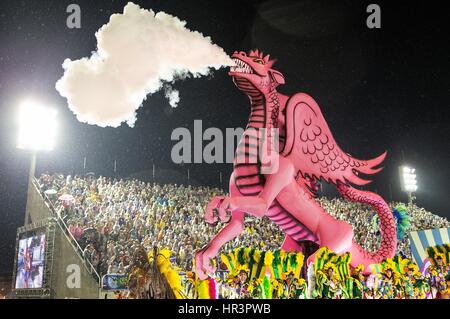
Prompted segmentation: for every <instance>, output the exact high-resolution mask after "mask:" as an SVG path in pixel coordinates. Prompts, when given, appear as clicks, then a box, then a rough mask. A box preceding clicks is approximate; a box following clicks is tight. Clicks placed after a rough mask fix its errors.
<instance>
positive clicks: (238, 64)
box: [230, 59, 253, 73]
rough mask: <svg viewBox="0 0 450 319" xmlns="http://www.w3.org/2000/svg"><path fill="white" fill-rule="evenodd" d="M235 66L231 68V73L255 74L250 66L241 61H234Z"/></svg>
mask: <svg viewBox="0 0 450 319" xmlns="http://www.w3.org/2000/svg"><path fill="white" fill-rule="evenodd" d="M233 62H234V64H235V65H234V66H231V67H230V71H231V72H240V73H253V69H252V67H251V66H250V65H248V64H247V63H245V62H244V61H242V60H239V59H233Z"/></svg>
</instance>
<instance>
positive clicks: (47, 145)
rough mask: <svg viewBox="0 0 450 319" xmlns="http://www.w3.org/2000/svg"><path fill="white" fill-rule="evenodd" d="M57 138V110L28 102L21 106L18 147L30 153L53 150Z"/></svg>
mask: <svg viewBox="0 0 450 319" xmlns="http://www.w3.org/2000/svg"><path fill="white" fill-rule="evenodd" d="M55 138H56V110H54V109H51V108H47V107H44V106H41V105H39V104H37V103H36V102H33V101H31V100H27V101H25V102H23V103H22V104H21V105H20V111H19V137H18V143H17V147H18V148H20V149H25V150H30V151H47V150H52V149H53V147H54V144H55Z"/></svg>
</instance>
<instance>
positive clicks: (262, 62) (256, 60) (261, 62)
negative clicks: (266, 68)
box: [253, 59, 264, 64]
mask: <svg viewBox="0 0 450 319" xmlns="http://www.w3.org/2000/svg"><path fill="white" fill-rule="evenodd" d="M253 62H256V63H259V64H264V61H263V60H261V59H254V60H253Z"/></svg>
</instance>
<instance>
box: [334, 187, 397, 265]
mask: <svg viewBox="0 0 450 319" xmlns="http://www.w3.org/2000/svg"><path fill="white" fill-rule="evenodd" d="M337 189H338V191H339V193H340V194H341V195H342V196H343V197H344V198H345V199H348V200H350V201H353V202H359V203H363V204H369V205H370V206H372V208H373V209H375V211H376V212H377V214H378V217H379V220H380V232H381V243H380V246H379V248H378V250H377V251H376V252H373V253H372V252H369V251H366V250H364V249H363V248H362V247H361V246H360V245H358V244H357V243H356V242H355V241H354V240H353V242H352V247H351V249H350V252H351V254H352V259H351V262H350V264H351V266H352V267H357V266H358V265H360V264H362V265H364V269H365V272H366V273H368V272H370V269H369V267H368V266H369V265H370V264H374V263H380V262H381V261H382V260H383V259H386V258H392V257H393V256H394V255H395V251H396V249H397V231H396V223H395V220H394V216H393V215H392V211H391V209H390V208H389V206H388V204H387V203H386V202H385V201H384V200H383V198H382V197H381V196H379V195H377V194H375V193H372V192H368V191H363V190H358V189H355V188H353V187H351V186H349V185H345V184H338V185H337Z"/></svg>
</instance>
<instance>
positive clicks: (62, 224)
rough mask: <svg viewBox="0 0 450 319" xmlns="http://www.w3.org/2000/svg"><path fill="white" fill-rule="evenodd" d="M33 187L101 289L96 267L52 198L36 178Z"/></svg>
mask: <svg viewBox="0 0 450 319" xmlns="http://www.w3.org/2000/svg"><path fill="white" fill-rule="evenodd" d="M33 186H34V187H35V188H36V190H37V191H38V193H39V195H40V196H41V198H42V200H43V201H44V203H45V205H46V206H47V207H48V209H49V210H50V211H51V212H52V214H53V215H54V217H55V218H56V221H57V222H58V225H59V226H60V228H61V230H63V232H64V235H66V237H67V238H68V239H69V242H70V243H71V244H72V247H73V248H74V250H75V253H76V254H77V255H78V257H80V259H81V260H82V261H83V263H84V265H85V266H86V268H87V270H88V271H89V273H90V274H91V275H92V276H93V277H94V279H95V280H96V281H97V283H98V286H99V287H101V278H100V275H99V274H98V272H97V270H96V269H95V267H94V266H93V265H92V263H91V262H90V260H89V259H87V258H85V257H84V254H83V249H82V248H81V246H80V245H79V244H78V242H77V240H76V239H75V237H73V235H72V233H71V232H70V231H69V227H67V224H66V223H65V221H64V220H63V219H62V218H61V216H60V215H59V214H58V211H57V209H56V208H55V206H54V205H53V203H52V201H51V200H50V198H48V196H47V194H45V193H44V192H42V191H41V187H40V186H39V183H38V181H37V179H36V178H34V179H33Z"/></svg>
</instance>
